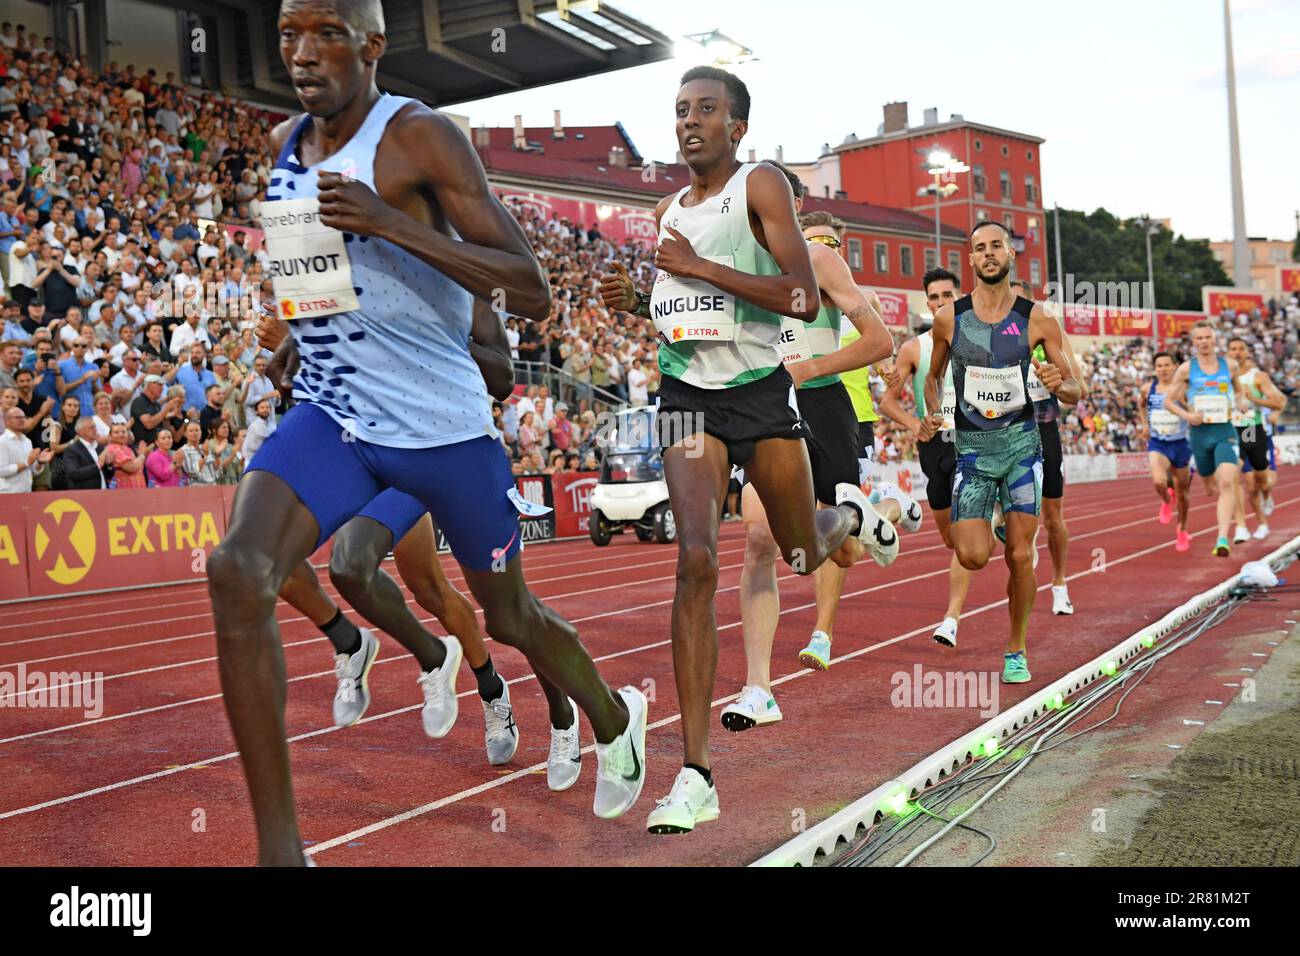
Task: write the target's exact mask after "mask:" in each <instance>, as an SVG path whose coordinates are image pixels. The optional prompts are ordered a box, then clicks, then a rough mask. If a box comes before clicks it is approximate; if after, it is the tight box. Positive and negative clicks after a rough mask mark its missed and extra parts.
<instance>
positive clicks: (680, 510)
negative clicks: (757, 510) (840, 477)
mask: <svg viewBox="0 0 1300 956" xmlns="http://www.w3.org/2000/svg"><path fill="white" fill-rule="evenodd" d="M663 461H664V477H665V478H666V479H667V480H668V497H669V500H670V501H671V502H672V507H673V516H674V517H675V518H676V519H677V588H676V592H675V593H674V595H673V614H672V640H673V678H674V680H675V681H676V683H677V698H678V700H679V701H680V706H681V709H682V740H683V744H684V749H685V763H691V764H695V765H696V766H700V767H704V768H705V769H708V767H709V704H710V702H711V701H712V698H713V679H714V675H715V673H716V671H717V667H718V624H717V618H716V617H715V615H714V609H713V596H714V593H715V592H716V591H717V587H718V523H719V520H720V515H721V506H722V501H723V498H724V497H725V496H726V493H727V483H728V481H729V480H730V477H731V464H730V462H729V461H728V458H727V447H726V445H724V444H723V443H722V442H721V441H719V440H718V439H716V438H714V437H713V436H712V435H706V434H704V433H702V432H697V433H696V434H694V435H693V436H691V437H690V438H689V439H687V440H685V441H684V442H679V443H677V444H675V445H673V446H672V447H670V448H668V449H666V450H665V451H664V456H663ZM747 471H748V470H747ZM809 481H810V482H811V478H810V479H809ZM742 509H743V510H744V512H745V517H746V520H749V518H750V517H751V516H750V514H749V511H748V509H747V508H744V506H743V505H742Z"/></svg>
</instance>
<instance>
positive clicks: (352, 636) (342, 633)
mask: <svg viewBox="0 0 1300 956" xmlns="http://www.w3.org/2000/svg"><path fill="white" fill-rule="evenodd" d="M320 630H321V633H322V634H324V635H325V636H326V637H328V638H329V639H330V643H331V644H333V645H334V652H335V653H336V654H355V653H356V652H357V651H359V650H361V632H360V631H358V630H357V626H356V625H355V624H353V623H352V622H351V621H349V620H348V619H347V618H346V617H344V616H343V612H342V611H335V612H334V616H333V617H332V618H330V622H329V623H328V624H325V625H323V626H322V627H321V629H320Z"/></svg>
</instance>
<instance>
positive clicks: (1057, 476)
mask: <svg viewBox="0 0 1300 956" xmlns="http://www.w3.org/2000/svg"><path fill="white" fill-rule="evenodd" d="M1038 432H1039V434H1040V435H1042V436H1043V497H1044V498H1064V497H1065V458H1064V457H1063V455H1062V453H1061V429H1060V427H1059V426H1058V425H1057V424H1056V422H1039V423H1038Z"/></svg>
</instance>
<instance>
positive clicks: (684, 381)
mask: <svg viewBox="0 0 1300 956" xmlns="http://www.w3.org/2000/svg"><path fill="white" fill-rule="evenodd" d="M674 111H675V113H676V117H677V130H676V132H677V143H678V147H679V148H680V149H681V152H682V155H683V157H685V162H686V165H687V167H688V168H689V170H690V177H691V181H690V184H689V185H688V186H686V187H684V188H683V189H682V190H680V191H679V192H676V193H674V194H672V195H670V196H666V197H664V198H663V199H662V200H660V202H659V205H658V206H657V208H656V209H655V220H656V223H657V224H658V228H659V245H658V248H657V250H656V252H655V266H656V267H657V269H658V270H659V272H658V274H657V275H656V276H655V281H654V289H653V292H652V293H651V294H650V295H645V294H638V293H637V290H636V288H635V286H634V285H633V284H632V280H631V277H630V276H629V275H628V274H627V270H626V269H625V268H623V267H622V265H621V264H618V263H616V264H615V266H614V268H615V272H614V273H612V274H608V275H606V276H604V277H603V279H602V282H601V297H602V299H603V300H604V302H605V304H606V306H608V307H610V308H615V309H621V310H623V311H628V312H636V313H637V314H639V315H641V316H643V317H645V318H649V319H651V320H652V321H653V322H654V323H655V329H656V331H657V332H658V333H659V334H660V336H661V344H660V347H659V368H660V371H661V372H662V373H663V380H662V382H661V384H660V386H659V413H658V417H657V424H658V427H659V430H660V445H661V447H662V448H663V449H664V453H663V462H664V477H665V478H666V479H667V482H668V494H669V499H670V501H671V502H672V507H673V515H674V516H675V517H676V519H677V538H678V558H677V590H676V596H675V599H674V602H673V613H672V641H673V672H674V676H675V678H676V682H677V695H678V700H679V702H680V705H681V712H682V737H683V743H684V745H685V746H684V749H685V761H684V764H685V765H684V766H683V768H682V770H681V771H680V772H679V773H678V774H677V778H676V780H675V781H674V783H673V786H672V790H671V792H670V793H669V794H668V796H667V797H665V798H663V799H662V800H660V801H659V804H658V806H656V807H655V809H654V810H653V811H651V813H650V816H649V818H648V819H647V821H646V828H647V829H648V830H650V831H651V832H652V833H682V832H686V831H689V830H691V829H693V828H694V827H695V825H696V824H697V823H700V822H704V821H708V820H716V819H717V817H718V813H719V809H718V796H717V790H716V789H715V788H714V786H713V776H712V772H711V770H710V768H709V731H710V727H711V723H712V720H711V716H710V713H709V711H710V701H711V700H712V696H713V681H714V675H715V672H716V670H717V659H718V636H717V623H716V620H715V617H714V608H713V597H714V593H715V592H716V590H717V585H718V524H719V518H720V515H721V510H722V508H721V506H722V499H723V498H724V497H725V495H726V490H727V481H728V478H729V477H730V473H731V467H732V466H733V465H741V466H743V467H744V469H745V477H746V478H747V479H748V480H749V481H751V482H752V483H753V484H754V488H755V490H756V491H757V492H758V496H759V498H760V499H761V500H762V501H763V504H764V506H765V508H766V510H767V515H768V522H769V524H770V526H771V529H772V536H773V537H774V538H775V539H776V542H777V544H778V545H779V546H780V549H781V555H782V557H783V558H784V560H785V561H786V563H787V564H789V565H790V566H791V568H792V569H793V570H794V571H795V572H796V573H799V574H812V573H813V572H814V571H816V570H817V568H818V567H820V566H821V564H822V562H824V561H826V560H827V559H828V558H832V557H833V558H834V560H835V561H836V562H837V563H838V562H844V563H846V564H848V565H852V563H853V562H854V561H855V560H856V557H855V555H854V554H853V553H852V552H851V551H848V550H846V549H845V547H844V545H845V541H846V539H847V538H848V537H849V536H850V535H851V534H856V535H857V536H858V538H859V540H860V541H861V543H862V544H863V545H864V546H868V541H869V540H871V539H872V538H875V539H877V540H878V541H879V542H885V541H889V540H890V539H891V538H892V539H896V537H897V536H896V535H895V534H894V531H893V529H892V528H889V527H888V526H887V523H886V522H885V521H884V519H883V518H880V517H879V516H878V515H876V514H875V512H874V511H873V510H872V508H871V505H870V504H869V503H868V502H867V497H866V495H865V494H863V492H862V489H861V488H859V487H858V486H857V485H856V484H852V485H850V484H847V483H846V484H841V485H840V486H839V487H838V488H836V489H835V491H836V501H837V505H836V507H834V508H826V509H823V510H821V511H819V510H817V507H816V498H815V495H814V490H813V482H812V473H811V469H810V467H809V464H808V453H807V451H806V449H805V446H804V443H803V442H802V441H801V440H800V439H802V438H803V437H804V434H805V431H806V429H805V428H804V426H803V423H802V422H801V421H800V420H799V417H798V413H797V412H796V410H795V407H794V395H793V393H794V381H793V379H791V377H790V373H789V372H787V371H786V370H785V368H784V366H782V364H781V349H780V338H781V325H782V317H783V316H787V315H788V316H789V317H791V318H795V319H800V320H802V321H804V322H812V321H813V320H814V319H815V318H816V317H817V315H818V313H819V312H820V294H819V292H818V290H817V280H816V276H815V275H814V273H813V267H812V261H811V259H810V258H809V254H808V244H807V242H805V241H804V239H803V236H802V235H801V234H800V231H799V224H798V222H796V220H795V212H794V197H793V194H792V193H791V190H790V185H789V183H787V182H786V179H785V177H784V176H782V175H781V172H780V170H778V169H776V168H775V167H774V166H769V165H766V164H764V163H741V162H739V161H738V160H737V159H736V150H737V148H738V147H739V145H740V140H741V138H742V137H743V136H744V135H745V133H746V131H747V130H748V128H749V91H748V89H747V88H746V87H745V84H744V83H743V82H741V80H740V79H739V78H738V77H736V76H733V75H732V74H730V73H727V72H725V71H723V70H719V69H716V68H714V67H696V68H694V69H691V70H688V71H687V72H686V74H685V75H684V76H683V77H682V83H681V87H680V88H679V89H678V91H677V94H676V97H675V103H674ZM892 543H893V545H894V547H897V541H896V540H893V541H892Z"/></svg>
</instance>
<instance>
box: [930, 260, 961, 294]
mask: <svg viewBox="0 0 1300 956" xmlns="http://www.w3.org/2000/svg"><path fill="white" fill-rule="evenodd" d="M945 280H947V281H948V282H951V283H952V287H953V288H954V289H960V288H961V279H959V278H958V277H957V276H955V275H953V274H952V273H951V272H949V271H948V270H947V269H945V268H943V267H942V266H938V267H936V268H934V269H931V270H930V271H929V272H927V273H926V274H925V275H923V276H921V291H922V292H924V293H926V294H929V292H930V283H931V282H943V281H945Z"/></svg>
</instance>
